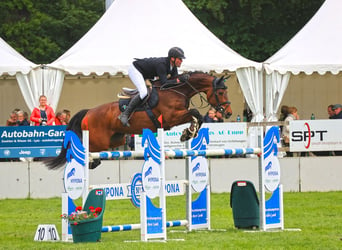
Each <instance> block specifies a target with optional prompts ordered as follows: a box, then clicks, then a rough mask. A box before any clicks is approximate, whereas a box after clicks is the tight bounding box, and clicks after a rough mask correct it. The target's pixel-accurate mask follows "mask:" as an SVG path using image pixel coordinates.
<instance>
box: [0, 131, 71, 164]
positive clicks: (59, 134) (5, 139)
mask: <svg viewBox="0 0 342 250" xmlns="http://www.w3.org/2000/svg"><path fill="white" fill-rule="evenodd" d="M65 129H66V126H17V127H0V158H19V157H55V156H57V155H59V153H60V151H61V147H62V144H63V138H64V134H65Z"/></svg>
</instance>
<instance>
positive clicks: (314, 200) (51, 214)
mask: <svg viewBox="0 0 342 250" xmlns="http://www.w3.org/2000/svg"><path fill="white" fill-rule="evenodd" d="M284 204H285V205H284V215H285V218H284V221H285V228H300V229H301V231H300V232H295V231H282V232H256V233H248V232H244V231H242V230H237V229H235V228H234V221H233V216H232V210H231V208H230V206H229V194H227V193H223V194H212V196H211V208H212V210H211V219H212V223H211V226H212V229H224V231H223V230H217V231H211V232H209V231H197V232H196V231H194V232H191V233H185V228H184V227H178V228H170V229H168V235H167V236H168V239H169V240H168V242H166V243H161V242H148V243H145V242H139V240H140V231H139V230H135V231H127V232H113V233H103V234H102V241H101V242H99V243H78V244H74V243H64V242H35V241H33V238H34V235H35V232H36V229H37V227H38V225H39V224H55V225H56V227H57V230H58V232H59V234H61V220H60V218H59V216H60V214H61V199H60V198H53V199H20V200H13V199H6V200H0V207H1V213H0V249H62V248H63V249H133V248H134V249H158V250H160V249H342V240H341V238H342V192H324V193H320V192H308V193H285V194H284ZM184 218H185V197H167V219H168V220H176V219H184ZM128 223H139V210H138V209H136V208H134V207H133V206H132V205H131V203H130V202H129V201H109V202H107V204H106V212H105V216H104V222H103V224H104V225H118V224H128ZM175 239H184V241H176V240H175ZM135 240H136V241H138V242H126V241H135Z"/></svg>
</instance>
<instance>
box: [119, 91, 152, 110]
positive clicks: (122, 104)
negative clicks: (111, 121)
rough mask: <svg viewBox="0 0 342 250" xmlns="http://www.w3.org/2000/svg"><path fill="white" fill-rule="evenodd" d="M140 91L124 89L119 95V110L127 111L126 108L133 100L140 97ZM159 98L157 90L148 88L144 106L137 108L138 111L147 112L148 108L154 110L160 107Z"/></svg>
mask: <svg viewBox="0 0 342 250" xmlns="http://www.w3.org/2000/svg"><path fill="white" fill-rule="evenodd" d="M138 94H139V91H138V90H137V89H130V88H122V92H121V93H119V94H118V97H119V108H120V111H121V112H123V111H125V109H126V107H127V106H128V104H129V102H130V101H131V99H132V98H133V97H134V96H136V95H138ZM158 102H159V96H158V92H157V90H156V89H155V88H148V89H147V97H146V98H145V100H144V102H143V105H142V106H140V107H137V108H136V109H135V112H136V111H145V110H146V108H150V109H153V108H154V107H156V106H157V105H158Z"/></svg>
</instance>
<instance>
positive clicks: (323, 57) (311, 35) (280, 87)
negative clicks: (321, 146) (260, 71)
mask: <svg viewBox="0 0 342 250" xmlns="http://www.w3.org/2000/svg"><path fill="white" fill-rule="evenodd" d="M341 9H342V1H341V0H327V1H325V2H324V4H323V5H322V6H321V8H320V9H319V10H318V11H317V13H316V14H315V15H314V16H313V17H312V19H311V20H310V21H309V22H308V23H307V24H306V25H305V26H304V27H303V28H302V29H301V30H300V31H299V32H298V33H297V34H296V35H295V36H294V37H293V38H292V39H291V40H290V41H289V42H288V43H287V44H286V45H285V46H284V47H282V48H281V49H280V50H279V51H278V52H276V53H275V54H274V55H273V56H272V57H270V58H269V59H267V60H266V61H265V62H264V68H265V70H266V73H267V75H266V91H267V93H266V115H267V118H268V119H269V120H275V119H276V112H277V110H278V108H279V105H280V102H281V100H282V98H283V95H284V92H285V90H286V88H287V84H288V81H289V79H290V74H291V73H292V74H295V75H296V74H299V73H300V72H304V73H306V74H308V75H310V74H312V73H313V72H318V73H319V74H322V75H323V74H325V73H326V72H331V73H332V74H338V73H339V72H340V71H342V49H341V44H342V34H341V32H340V31H341V30H342V15H341V13H340V12H341Z"/></svg>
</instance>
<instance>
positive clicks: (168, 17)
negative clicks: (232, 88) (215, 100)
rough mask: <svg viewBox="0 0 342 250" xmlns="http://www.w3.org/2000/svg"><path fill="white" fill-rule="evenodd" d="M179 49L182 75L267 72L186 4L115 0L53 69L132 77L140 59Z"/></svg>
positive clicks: (59, 59) (86, 73) (158, 0)
mask: <svg viewBox="0 0 342 250" xmlns="http://www.w3.org/2000/svg"><path fill="white" fill-rule="evenodd" d="M174 46H178V47H181V48H182V49H183V50H184V51H185V55H186V59H185V60H184V62H183V64H182V67H181V70H186V71H190V70H202V71H209V70H215V71H217V72H222V71H223V70H230V71H235V70H236V69H238V68H243V67H256V68H257V69H259V70H260V69H261V64H260V63H256V62H253V61H251V60H248V59H246V58H244V57H242V56H241V55H239V54H238V53H236V52H235V51H233V50H232V49H230V48H229V47H228V46H226V45H225V44H224V43H223V42H221V41H220V40H219V39H218V38H216V37H215V36H214V35H213V34H212V33H211V32H210V31H209V30H208V29H207V28H206V27H205V26H204V25H203V24H202V23H201V22H200V21H199V20H198V19H197V18H196V17H195V16H194V15H193V14H192V13H191V12H190V10H189V9H188V8H187V7H186V6H185V5H184V3H183V2H182V1H181V0H163V1H160V0H115V1H114V2H113V4H112V5H111V7H110V8H109V9H108V10H107V11H106V13H105V14H104V15H103V16H102V17H101V18H100V20H99V21H98V22H97V23H96V24H95V25H94V26H93V27H92V28H91V29H90V30H89V31H88V33H86V34H85V35H84V36H83V37H82V38H81V39H80V40H79V41H78V42H77V43H76V44H74V46H73V47H71V48H70V49H69V50H68V51H67V52H66V53H65V54H63V55H62V56H61V57H60V58H58V59H57V60H56V61H54V62H53V63H51V64H49V65H48V66H51V67H55V68H59V69H62V70H64V71H66V72H68V73H70V74H72V75H75V74H79V73H82V74H84V75H89V74H91V73H96V74H97V75H102V74H104V73H109V74H112V75H115V74H117V73H119V72H122V73H124V74H127V70H128V66H129V65H130V64H131V63H132V61H133V60H134V58H144V57H153V56H155V57H160V56H167V52H168V50H169V48H171V47H174Z"/></svg>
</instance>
